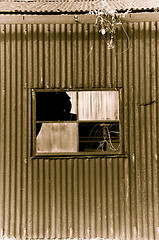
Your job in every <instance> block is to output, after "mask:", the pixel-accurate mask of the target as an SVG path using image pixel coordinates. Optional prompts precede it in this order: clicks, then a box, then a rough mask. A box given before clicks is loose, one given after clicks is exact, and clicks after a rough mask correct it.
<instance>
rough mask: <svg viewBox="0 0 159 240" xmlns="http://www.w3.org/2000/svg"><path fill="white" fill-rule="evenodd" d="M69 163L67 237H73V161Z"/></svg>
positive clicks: (67, 179)
mask: <svg viewBox="0 0 159 240" xmlns="http://www.w3.org/2000/svg"><path fill="white" fill-rule="evenodd" d="M66 163H67V168H66V170H67V175H66V182H67V237H69V238H72V237H73V227H74V226H73V160H72V159H69V160H67V161H66Z"/></svg>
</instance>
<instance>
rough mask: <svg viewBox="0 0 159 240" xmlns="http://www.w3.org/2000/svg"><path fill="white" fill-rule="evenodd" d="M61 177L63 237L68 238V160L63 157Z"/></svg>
mask: <svg viewBox="0 0 159 240" xmlns="http://www.w3.org/2000/svg"><path fill="white" fill-rule="evenodd" d="M61 178H62V183H61V185H62V187H61V189H62V192H61V194H62V237H63V238H67V232H68V228H67V226H68V222H67V221H68V217H67V216H68V212H69V211H68V207H69V206H68V205H69V204H68V201H67V196H68V193H67V187H68V184H67V160H66V159H63V160H62V166H61Z"/></svg>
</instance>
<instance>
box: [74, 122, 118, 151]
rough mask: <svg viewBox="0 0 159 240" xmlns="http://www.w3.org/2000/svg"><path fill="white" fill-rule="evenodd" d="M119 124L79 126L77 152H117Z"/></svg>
mask: <svg viewBox="0 0 159 240" xmlns="http://www.w3.org/2000/svg"><path fill="white" fill-rule="evenodd" d="M119 148H120V141H119V122H114V123H113V122H109V123H106V122H104V123H101V122H91V123H87V122H86V123H80V124H79V151H88V152H89V151H108V152H116V151H119Z"/></svg>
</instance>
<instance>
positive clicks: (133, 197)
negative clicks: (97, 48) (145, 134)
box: [128, 23, 137, 239]
mask: <svg viewBox="0 0 159 240" xmlns="http://www.w3.org/2000/svg"><path fill="white" fill-rule="evenodd" d="M128 34H129V53H128V91H129V96H128V98H129V99H128V106H129V122H128V124H129V139H128V141H129V144H130V145H129V146H130V147H129V153H130V169H131V171H130V194H131V202H130V207H131V210H130V213H131V223H130V224H131V237H132V239H136V238H137V223H136V188H135V185H136V183H135V178H136V171H135V170H136V155H135V149H134V142H135V141H134V138H135V135H134V132H135V126H134V114H135V111H134V110H135V109H134V80H135V78H134V26H133V24H132V23H129V29H128ZM134 209H135V211H134Z"/></svg>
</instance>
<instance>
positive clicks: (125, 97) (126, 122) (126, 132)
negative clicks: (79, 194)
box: [122, 24, 131, 239]
mask: <svg viewBox="0 0 159 240" xmlns="http://www.w3.org/2000/svg"><path fill="white" fill-rule="evenodd" d="M123 28H124V30H123V31H122V39H123V41H122V54H123V57H122V71H123V75H122V76H123V83H122V84H123V111H124V114H123V128H124V151H125V154H129V146H130V145H129V126H130V125H129V85H128V84H129V75H128V71H129V65H128V53H129V52H128V50H129V48H130V43H129V39H128V37H127V35H126V34H125V32H128V25H127V24H123ZM126 163H127V165H126V166H124V170H128V169H129V162H126ZM124 174H125V172H124ZM129 188H130V180H129V175H127V177H126V180H125V193H124V194H125V195H124V199H125V201H124V203H125V206H124V208H125V211H126V213H127V214H126V215H125V238H126V239H129V238H131V222H130V201H128V198H129V191H130V189H129Z"/></svg>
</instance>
